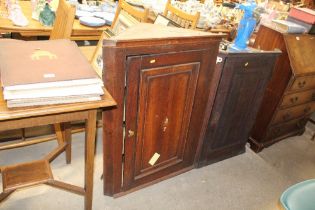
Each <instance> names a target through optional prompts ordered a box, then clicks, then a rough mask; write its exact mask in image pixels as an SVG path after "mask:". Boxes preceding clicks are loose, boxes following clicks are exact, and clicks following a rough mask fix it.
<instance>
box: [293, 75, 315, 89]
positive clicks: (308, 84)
mask: <svg viewBox="0 0 315 210" xmlns="http://www.w3.org/2000/svg"><path fill="white" fill-rule="evenodd" d="M311 88H315V75H312V76H305V77H297V78H296V79H295V80H294V82H293V84H292V86H291V87H290V91H299V90H307V89H311Z"/></svg>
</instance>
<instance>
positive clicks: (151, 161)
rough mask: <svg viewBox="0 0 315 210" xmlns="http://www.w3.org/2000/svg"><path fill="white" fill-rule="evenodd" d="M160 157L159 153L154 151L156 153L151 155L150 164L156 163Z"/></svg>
mask: <svg viewBox="0 0 315 210" xmlns="http://www.w3.org/2000/svg"><path fill="white" fill-rule="evenodd" d="M159 157H160V154H159V153H154V155H153V156H152V157H151V159H150V161H149V164H150V165H151V166H153V165H154V164H155V163H156V161H157V160H158V159H159Z"/></svg>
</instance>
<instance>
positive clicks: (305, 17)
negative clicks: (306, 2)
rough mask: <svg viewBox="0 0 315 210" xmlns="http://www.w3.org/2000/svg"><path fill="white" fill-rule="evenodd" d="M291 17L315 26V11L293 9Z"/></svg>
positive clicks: (290, 13)
mask: <svg viewBox="0 0 315 210" xmlns="http://www.w3.org/2000/svg"><path fill="white" fill-rule="evenodd" d="M289 17H293V18H295V19H297V20H301V21H303V22H305V23H308V24H315V11H314V10H312V9H308V8H297V7H293V8H291V10H290V12H289Z"/></svg>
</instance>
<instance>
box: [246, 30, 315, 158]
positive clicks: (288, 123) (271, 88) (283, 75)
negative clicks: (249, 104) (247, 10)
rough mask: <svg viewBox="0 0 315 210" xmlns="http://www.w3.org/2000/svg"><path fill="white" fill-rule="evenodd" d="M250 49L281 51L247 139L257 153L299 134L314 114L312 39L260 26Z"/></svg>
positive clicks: (314, 38)
mask: <svg viewBox="0 0 315 210" xmlns="http://www.w3.org/2000/svg"><path fill="white" fill-rule="evenodd" d="M254 46H255V47H256V48H260V49H262V50H273V49H275V48H277V49H280V50H281V51H282V52H283V54H282V55H281V56H280V57H279V59H278V60H277V62H276V65H275V69H274V73H273V75H272V78H271V80H270V82H269V83H268V86H267V89H266V91H265V93H264V97H263V102H262V104H261V106H260V109H259V111H258V115H257V118H256V121H255V124H254V126H253V129H252V131H251V135H250V138H249V142H250V144H251V148H252V149H253V150H254V151H256V152H259V151H261V150H262V149H263V148H265V147H267V146H269V145H271V144H273V143H275V142H278V141H280V140H282V139H284V138H286V137H289V136H294V135H298V134H302V133H303V132H304V129H305V124H306V122H307V119H308V118H309V116H310V114H311V113H312V112H314V111H315V36H314V35H307V34H305V35H303V34H283V33H280V32H278V31H275V30H273V29H271V28H268V27H266V26H263V25H262V26H261V28H260V30H259V31H258V33H257V37H256V40H255V44H254Z"/></svg>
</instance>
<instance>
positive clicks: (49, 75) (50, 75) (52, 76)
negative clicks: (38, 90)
mask: <svg viewBox="0 0 315 210" xmlns="http://www.w3.org/2000/svg"><path fill="white" fill-rule="evenodd" d="M54 77H56V75H55V74H44V78H54Z"/></svg>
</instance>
